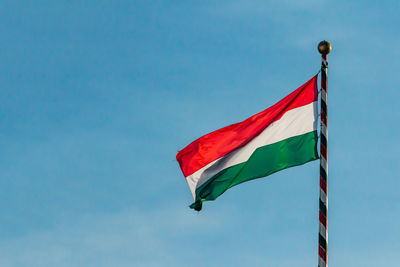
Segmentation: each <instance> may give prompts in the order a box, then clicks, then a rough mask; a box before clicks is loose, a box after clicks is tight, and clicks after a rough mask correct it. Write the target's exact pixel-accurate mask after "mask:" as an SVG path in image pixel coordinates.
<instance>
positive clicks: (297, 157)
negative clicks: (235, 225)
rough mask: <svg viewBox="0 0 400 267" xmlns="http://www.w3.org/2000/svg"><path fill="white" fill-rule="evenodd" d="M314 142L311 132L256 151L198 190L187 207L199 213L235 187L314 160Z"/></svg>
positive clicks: (315, 144)
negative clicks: (208, 202)
mask: <svg viewBox="0 0 400 267" xmlns="http://www.w3.org/2000/svg"><path fill="white" fill-rule="evenodd" d="M317 140H318V136H317V131H313V132H309V133H307V134H303V135H299V136H295V137H291V138H288V139H285V140H283V141H280V142H277V143H275V144H271V145H268V146H263V147H259V148H257V149H256V150H255V151H254V153H253V154H252V155H251V156H250V158H249V159H248V160H247V161H246V162H243V163H240V164H237V165H234V166H232V167H229V168H226V169H225V170H222V171H220V172H219V173H217V174H216V175H215V176H213V177H212V178H211V179H210V180H208V181H207V182H206V183H204V184H203V185H201V186H200V187H199V188H197V189H196V202H195V203H193V204H192V205H190V207H191V208H193V209H195V210H201V206H202V202H203V201H206V200H214V199H216V198H217V197H218V196H220V195H221V194H222V193H224V192H225V191H226V190H227V189H229V188H231V187H233V186H235V185H238V184H240V183H243V182H246V181H249V180H253V179H256V178H260V177H265V176H268V175H270V174H272V173H274V172H277V171H280V170H283V169H286V168H289V167H293V166H298V165H302V164H304V163H306V162H309V161H311V160H315V159H317V158H318V152H317Z"/></svg>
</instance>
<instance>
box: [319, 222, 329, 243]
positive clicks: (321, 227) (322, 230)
mask: <svg viewBox="0 0 400 267" xmlns="http://www.w3.org/2000/svg"><path fill="white" fill-rule="evenodd" d="M319 233H320V234H321V235H322V236H323V238H325V240H326V243H328V240H327V239H326V228H325V226H324V225H323V224H322V223H319Z"/></svg>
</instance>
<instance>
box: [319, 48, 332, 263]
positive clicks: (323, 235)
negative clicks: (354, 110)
mask: <svg viewBox="0 0 400 267" xmlns="http://www.w3.org/2000/svg"><path fill="white" fill-rule="evenodd" d="M331 50H332V46H331V44H330V43H329V42H327V41H322V42H320V43H319V45H318V51H319V52H320V53H321V55H322V64H321V133H320V135H321V137H320V178H319V179H320V182H319V183H320V191H319V234H318V243H319V245H318V266H319V267H327V266H328V56H327V55H328V54H329V52H330V51H331Z"/></svg>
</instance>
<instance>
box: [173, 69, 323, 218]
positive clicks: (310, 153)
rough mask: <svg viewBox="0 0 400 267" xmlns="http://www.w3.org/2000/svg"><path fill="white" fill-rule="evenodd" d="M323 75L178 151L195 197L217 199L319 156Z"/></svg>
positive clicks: (197, 203) (196, 204)
mask: <svg viewBox="0 0 400 267" xmlns="http://www.w3.org/2000/svg"><path fill="white" fill-rule="evenodd" d="M317 78H318V74H317V75H315V76H314V77H313V78H312V79H311V80H309V81H308V82H306V83H305V84H304V85H302V86H300V87H299V88H298V89H296V90H295V91H293V92H292V93H291V94H289V95H288V96H286V97H285V98H283V99H282V100H280V101H279V102H278V103H276V104H275V105H273V106H272V107H270V108H267V109H266V110H264V111H261V112H260V113H257V114H255V115H253V116H251V117H250V118H248V119H246V120H244V121H242V122H239V123H236V124H232V125H229V126H227V127H224V128H222V129H219V130H216V131H214V132H212V133H209V134H206V135H204V136H202V137H200V138H199V139H197V140H195V141H193V142H192V143H191V144H189V145H188V146H187V147H185V148H184V149H182V150H181V151H179V152H178V154H177V155H176V159H177V161H178V162H179V165H180V167H181V170H182V172H183V175H184V176H185V178H186V181H187V183H188V185H189V188H190V191H191V193H192V195H193V198H194V201H195V202H194V203H193V204H192V205H191V206H190V207H191V208H193V209H195V210H198V211H199V210H201V208H202V202H204V201H207V200H215V199H216V198H217V197H218V196H220V195H221V194H222V193H224V192H225V191H226V190H227V189H229V188H231V187H233V186H235V185H238V184H240V183H243V182H246V181H249V180H252V179H256V178H260V177H265V176H267V175H270V174H272V173H275V172H277V171H280V170H283V169H286V168H289V167H293V166H298V165H302V164H304V163H306V162H309V161H312V160H315V159H317V158H318V153H317V140H318V135H317V131H316V129H317V125H316V124H317V110H318V109H317V102H318V88H317Z"/></svg>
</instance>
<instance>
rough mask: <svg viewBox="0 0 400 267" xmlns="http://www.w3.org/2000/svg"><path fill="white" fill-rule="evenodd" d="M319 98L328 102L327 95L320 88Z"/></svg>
mask: <svg viewBox="0 0 400 267" xmlns="http://www.w3.org/2000/svg"><path fill="white" fill-rule="evenodd" d="M321 99H322V100H324V101H325V103H328V95H327V94H326V91H325V90H324V89H322V90H321Z"/></svg>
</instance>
